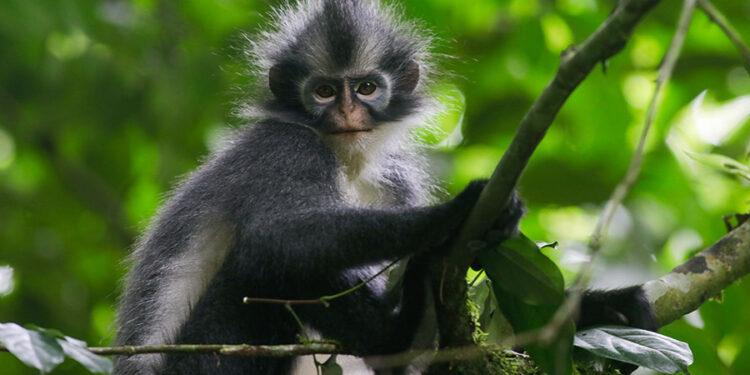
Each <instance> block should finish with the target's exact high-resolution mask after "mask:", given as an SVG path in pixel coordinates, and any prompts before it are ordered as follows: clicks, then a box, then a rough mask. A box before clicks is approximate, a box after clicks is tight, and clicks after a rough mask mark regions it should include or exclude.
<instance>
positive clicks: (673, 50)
mask: <svg viewBox="0 0 750 375" xmlns="http://www.w3.org/2000/svg"><path fill="white" fill-rule="evenodd" d="M695 3H696V0H685V1H684V3H683V6H682V12H681V13H680V19H679V21H678V24H677V29H676V30H675V33H674V37H672V43H670V45H669V49H668V50H667V53H666V55H665V56H664V61H663V62H662V64H661V67H660V68H659V75H658V77H657V79H656V85H655V86H654V92H653V94H652V96H651V101H650V103H649V106H648V111H647V114H646V120H645V124H644V126H643V131H642V132H641V137H640V139H639V140H638V146H637V147H636V150H635V152H633V157H632V159H631V160H630V166H629V167H628V170H627V172H626V173H625V177H623V179H622V181H620V183H619V184H618V185H617V186H616V187H615V189H614V191H613V192H612V196H611V197H610V199H609V201H607V204H606V205H605V206H604V210H603V212H602V215H601V217H600V218H599V222H598V223H597V225H596V228H595V229H594V232H593V234H592V235H591V240H590V242H589V244H588V252H589V259H588V261H587V262H586V263H584V264H583V266H582V267H581V270H580V271H579V272H578V276H577V277H576V279H575V281H574V282H573V283H572V286H571V287H570V289H569V293H568V296H567V298H566V301H565V302H564V303H563V304H562V306H560V308H559V309H558V310H557V312H555V315H554V316H553V318H552V320H551V321H550V322H549V323H547V324H546V325H545V326H544V327H542V328H541V329H539V330H538V331H537V332H534V333H531V334H532V335H537V336H538V338H539V339H540V340H542V342H545V341H549V340H551V339H553V338H554V337H555V336H556V335H557V333H558V332H559V330H560V329H561V327H563V325H564V324H565V322H567V321H568V320H569V319H570V318H571V317H573V316H574V315H575V314H576V312H577V311H578V306H579V304H580V302H581V299H582V297H583V291H584V288H585V286H586V283H587V281H588V278H589V277H590V274H591V269H592V264H593V261H594V258H595V257H596V254H597V253H598V252H599V249H600V248H601V243H602V236H603V235H604V234H605V233H607V228H608V227H609V224H610V222H611V221H612V218H613V217H614V214H615V211H616V210H617V207H619V206H620V205H621V204H622V202H623V200H624V199H625V197H626V196H627V195H628V193H629V192H630V189H631V188H632V187H633V185H634V184H635V182H636V181H637V180H638V175H639V174H640V171H641V167H642V165H643V149H644V147H645V145H646V137H647V136H648V133H649V130H650V129H651V124H652V123H653V121H654V117H655V114H656V109H657V106H658V104H659V100H660V99H661V94H662V87H663V86H664V85H665V84H666V83H667V81H669V77H671V75H672V71H673V70H674V66H675V64H676V62H677V58H678V57H679V56H680V51H681V50H682V45H683V43H684V42H685V36H686V35H687V31H688V28H690V21H691V20H692V18H693V13H694V11H695Z"/></svg>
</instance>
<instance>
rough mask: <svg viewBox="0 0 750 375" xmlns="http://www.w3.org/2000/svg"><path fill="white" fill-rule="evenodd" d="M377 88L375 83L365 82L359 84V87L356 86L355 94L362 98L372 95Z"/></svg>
mask: <svg viewBox="0 0 750 375" xmlns="http://www.w3.org/2000/svg"><path fill="white" fill-rule="evenodd" d="M377 88H378V86H377V85H375V83H373V82H370V81H365V82H362V83H360V84H359V86H357V94H360V95H364V96H368V95H372V94H373V93H374V92H375V90H376V89H377Z"/></svg>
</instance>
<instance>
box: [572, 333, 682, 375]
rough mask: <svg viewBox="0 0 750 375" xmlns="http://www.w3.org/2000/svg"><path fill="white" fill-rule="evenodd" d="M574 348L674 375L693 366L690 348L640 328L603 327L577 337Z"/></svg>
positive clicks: (576, 335)
mask: <svg viewBox="0 0 750 375" xmlns="http://www.w3.org/2000/svg"><path fill="white" fill-rule="evenodd" d="M573 345H575V346H577V347H579V348H583V349H586V350H588V351H590V352H592V353H594V354H596V355H599V356H601V357H605V358H609V359H614V360H617V361H621V362H627V363H632V364H634V365H637V366H643V367H647V368H650V369H652V370H655V371H658V372H663V373H669V374H673V373H676V372H684V373H686V374H688V369H687V367H688V366H689V365H690V364H691V363H693V353H692V352H691V351H690V347H689V346H688V344H686V343H684V342H682V341H678V340H675V339H673V338H671V337H667V336H664V335H661V334H658V333H656V332H651V331H646V330H642V329H638V328H630V327H619V326H602V327H595V328H589V329H585V330H582V331H579V332H577V333H576V334H575V341H574V344H573Z"/></svg>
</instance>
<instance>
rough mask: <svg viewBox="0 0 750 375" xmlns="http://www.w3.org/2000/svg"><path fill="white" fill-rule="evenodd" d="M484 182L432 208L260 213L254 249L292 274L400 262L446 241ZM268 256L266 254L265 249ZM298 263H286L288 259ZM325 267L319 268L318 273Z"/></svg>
mask: <svg viewBox="0 0 750 375" xmlns="http://www.w3.org/2000/svg"><path fill="white" fill-rule="evenodd" d="M483 186H484V182H483V181H478V182H473V183H471V184H469V185H468V186H467V187H466V189H465V190H464V191H463V192H462V193H461V194H459V195H458V196H456V197H455V198H454V199H452V200H451V201H449V202H446V203H444V204H440V205H437V206H432V207H414V208H406V209H404V208H399V209H365V208H354V207H346V206H341V205H339V206H334V207H325V206H321V207H316V208H306V209H300V210H295V211H286V210H284V214H283V215H281V216H274V215H269V216H265V215H259V216H258V217H257V218H255V219H254V220H253V221H251V222H250V223H248V226H249V227H248V230H247V233H248V238H247V239H245V240H246V241H248V245H249V248H252V249H258V248H263V249H264V250H266V251H267V252H269V253H272V254H273V255H272V256H271V257H272V258H273V259H269V260H271V261H275V262H283V264H277V266H283V267H285V268H286V269H287V271H289V270H296V271H298V272H303V273H310V272H318V271H330V270H331V269H347V268H351V267H354V266H358V265H363V264H367V263H372V262H377V261H383V260H388V259H395V258H398V257H401V256H405V255H409V254H413V253H416V252H418V251H420V250H424V249H426V248H427V247H429V245H436V244H439V243H441V242H444V241H445V240H447V239H448V238H450V236H451V235H453V234H454V233H455V232H456V230H457V229H458V227H459V225H460V224H461V222H462V221H463V219H464V217H465V216H466V214H467V213H468V212H469V210H470V209H471V207H472V205H473V204H474V202H475V201H476V200H477V198H478V196H479V193H480V192H481V190H482V188H483ZM264 252H265V251H264ZM287 259H288V260H293V261H289V262H285V260H287ZM316 268H320V269H316Z"/></svg>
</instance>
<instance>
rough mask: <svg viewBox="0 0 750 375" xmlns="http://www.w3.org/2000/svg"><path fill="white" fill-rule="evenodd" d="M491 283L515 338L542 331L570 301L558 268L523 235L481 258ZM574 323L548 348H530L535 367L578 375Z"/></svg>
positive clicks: (568, 323) (538, 346)
mask: <svg viewBox="0 0 750 375" xmlns="http://www.w3.org/2000/svg"><path fill="white" fill-rule="evenodd" d="M479 260H480V262H481V263H482V266H483V267H484V269H485V271H486V272H487V276H488V277H489V278H490V280H492V290H493V292H494V295H495V298H496V302H497V305H498V307H499V308H500V310H501V311H502V313H503V315H504V316H505V318H506V319H507V320H508V322H509V323H510V325H511V326H512V327H513V330H514V331H515V332H516V333H521V332H527V331H530V330H534V329H538V328H540V327H543V326H544V325H545V324H547V322H549V321H550V320H551V319H552V317H553V316H554V315H555V312H556V311H557V309H558V307H559V306H560V304H561V303H562V302H563V300H564V299H565V291H564V280H563V277H562V274H561V273H560V270H559V269H558V268H557V265H556V264H555V263H554V262H552V261H551V260H550V259H549V258H547V257H546V256H545V255H544V254H543V253H542V252H541V251H539V248H538V247H537V246H536V244H535V243H534V242H533V241H531V240H529V239H528V238H527V237H525V236H523V235H520V236H517V237H513V238H511V239H508V240H507V241H505V242H503V243H502V244H501V245H500V246H499V247H498V248H497V249H490V250H487V251H484V252H482V253H481V254H480V255H479ZM574 333H575V324H573V321H572V320H570V319H569V320H568V321H567V322H566V323H565V324H564V325H563V327H562V328H561V330H560V332H558V335H557V337H555V338H554V339H553V340H552V341H551V342H550V343H549V344H546V345H543V344H533V345H528V346H526V347H525V349H526V351H528V352H529V354H531V357H532V358H533V359H534V362H536V364H538V365H539V367H540V368H541V369H542V370H544V371H545V372H547V373H549V374H554V375H561V374H571V373H572V372H573V363H572V355H571V354H572V350H573V335H574Z"/></svg>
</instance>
